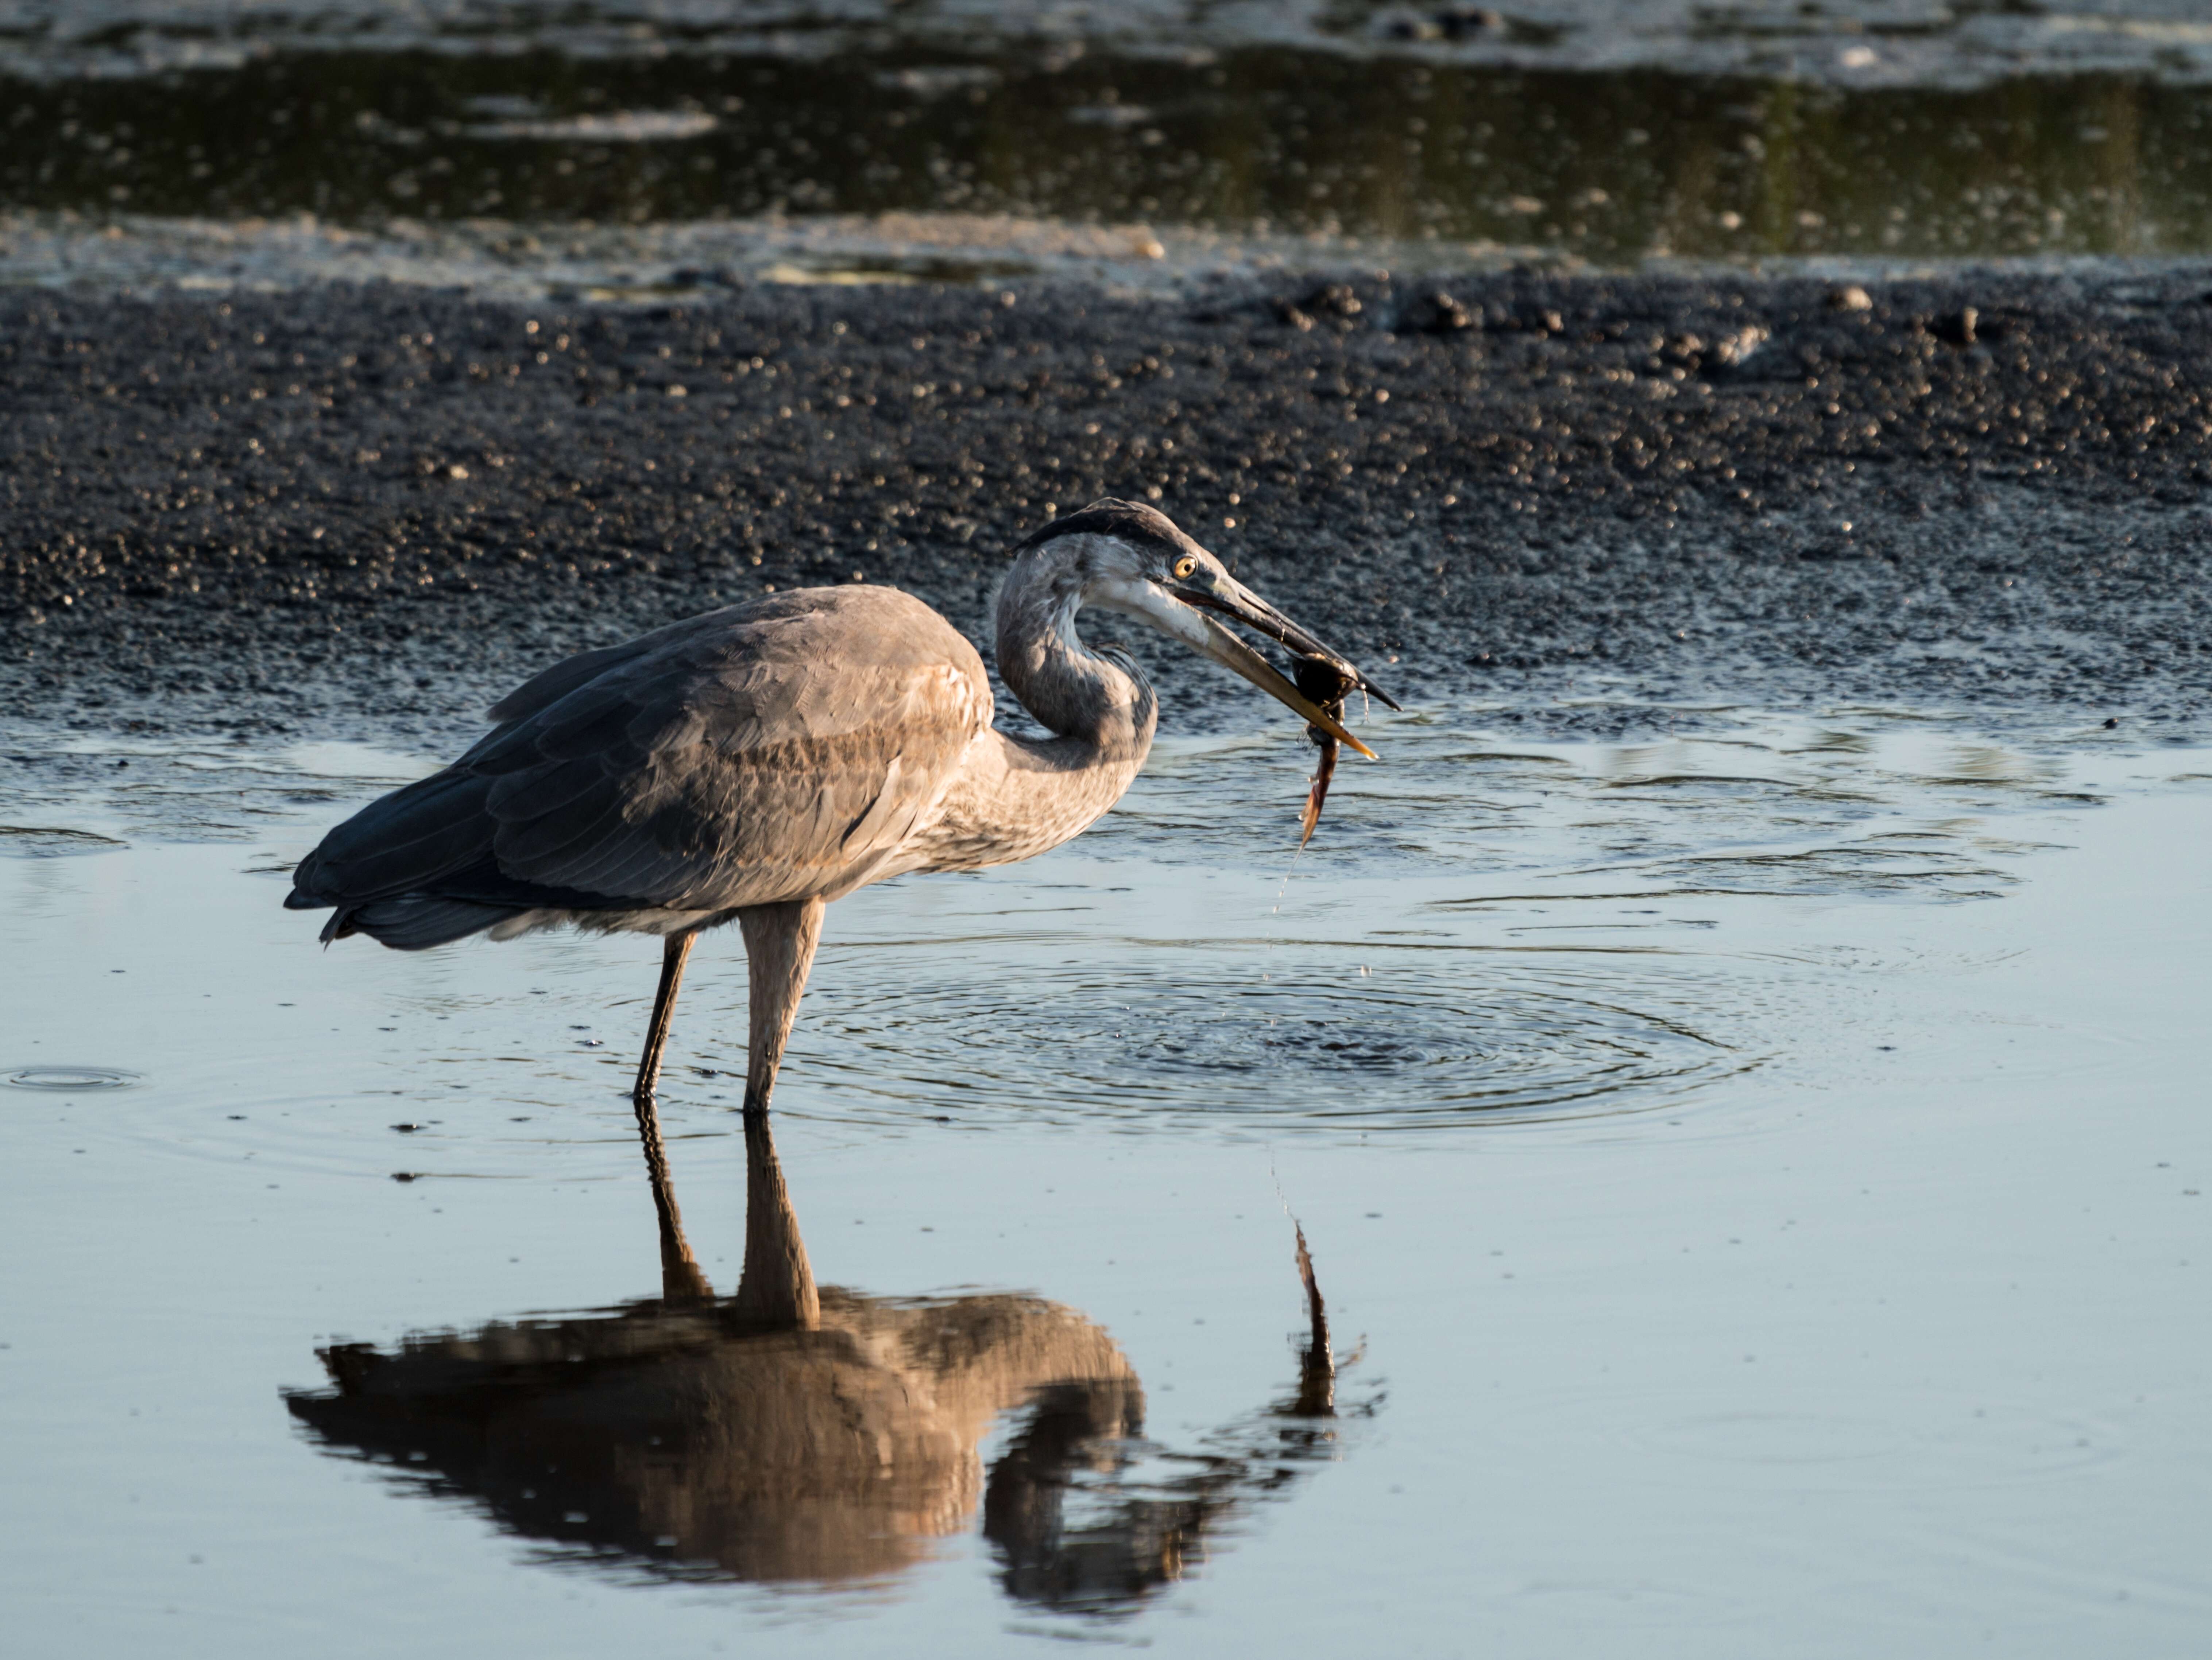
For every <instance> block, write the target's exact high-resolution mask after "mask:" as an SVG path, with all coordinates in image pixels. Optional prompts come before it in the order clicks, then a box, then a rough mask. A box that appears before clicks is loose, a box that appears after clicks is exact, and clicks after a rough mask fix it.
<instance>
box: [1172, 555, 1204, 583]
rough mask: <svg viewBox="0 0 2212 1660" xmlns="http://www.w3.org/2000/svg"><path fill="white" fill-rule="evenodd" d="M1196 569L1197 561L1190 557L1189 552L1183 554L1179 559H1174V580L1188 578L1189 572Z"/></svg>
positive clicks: (1180, 580) (1179, 580)
mask: <svg viewBox="0 0 2212 1660" xmlns="http://www.w3.org/2000/svg"><path fill="white" fill-rule="evenodd" d="M1196 569H1198V561H1197V560H1194V559H1193V558H1191V557H1190V555H1189V554H1184V555H1183V556H1182V558H1181V559H1179V560H1176V567H1175V573H1176V581H1178V582H1182V581H1186V580H1188V578H1189V576H1190V573H1192V572H1193V571H1195V570H1196Z"/></svg>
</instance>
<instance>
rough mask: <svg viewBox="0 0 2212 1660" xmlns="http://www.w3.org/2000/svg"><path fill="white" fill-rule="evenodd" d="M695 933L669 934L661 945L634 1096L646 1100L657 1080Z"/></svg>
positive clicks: (649, 1097) (651, 1096)
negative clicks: (657, 984)
mask: <svg viewBox="0 0 2212 1660" xmlns="http://www.w3.org/2000/svg"><path fill="white" fill-rule="evenodd" d="M697 937H698V936H696V935H695V934H671V935H670V936H668V937H667V939H666V940H665V941H664V942H662V944H661V949H660V989H659V991H655V992H654V993H653V1024H652V1025H650V1026H648V1027H646V1030H645V1053H644V1054H643V1055H642V1056H641V1057H639V1059H638V1063H637V1087H636V1088H635V1090H633V1091H632V1092H631V1094H632V1095H633V1097H634V1099H635V1100H641V1101H649V1100H652V1099H653V1088H654V1086H656V1085H657V1084H659V1081H660V1057H661V1054H662V1051H665V1049H666V1048H667V1047H668V1027H669V1022H670V1021H672V1020H673V1019H674V1018H675V1015H676V993H677V990H678V987H680V986H681V985H682V984H684V963H685V962H686V961H687V960H689V959H690V955H691V942H692V941H693V940H694V939H696V938H697Z"/></svg>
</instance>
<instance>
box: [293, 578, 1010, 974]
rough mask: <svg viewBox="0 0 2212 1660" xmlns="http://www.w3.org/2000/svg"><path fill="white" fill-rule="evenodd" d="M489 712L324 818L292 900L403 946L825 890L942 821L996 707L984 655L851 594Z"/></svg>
mask: <svg viewBox="0 0 2212 1660" xmlns="http://www.w3.org/2000/svg"><path fill="white" fill-rule="evenodd" d="M496 708H497V712H501V713H512V714H513V718H510V719H508V720H507V724H504V725H502V726H501V727H499V728H497V729H496V730H494V731H493V732H491V733H490V734H489V735H488V736H486V737H485V738H484V739H483V741H482V742H479V743H477V746H476V747H475V748H472V749H471V750H470V751H469V752H468V754H465V755H464V756H462V757H461V759H460V760H458V761H456V762H454V763H453V766H449V767H447V769H446V770H445V771H444V772H440V773H438V774H436V775H435V776H434V777H431V778H428V779H423V780H422V781H421V782H420V783H418V784H414V785H409V786H408V787H407V788H406V789H404V790H401V791H396V792H394V793H393V794H392V795H390V796H387V797H385V798H384V799H382V800H381V801H379V802H376V803H373V804H372V805H371V806H369V807H368V808H367V809H364V810H363V811H362V812H361V813H359V814H357V815H355V816H354V817H353V818H351V819H349V820H348V821H346V822H345V823H344V824H342V825H340V826H339V827H337V829H335V830H333V831H332V832H331V833H330V835H329V836H328V837H326V838H325V839H324V842H323V844H322V845H321V846H320V847H319V848H317V849H316V851H314V852H313V853H312V854H310V855H309V856H308V857H307V859H306V860H305V861H304V862H303V863H301V866H300V869H299V870H298V872H297V873H296V874H295V877H294V891H293V894H292V897H291V898H290V899H289V900H287V901H286V903H287V904H288V905H292V906H295V907H296V908H311V907H318V906H337V907H338V912H339V914H338V915H337V917H334V918H332V920H331V929H330V930H329V931H330V932H331V934H333V935H342V934H344V933H347V932H350V931H354V930H355V929H356V928H359V929H361V930H364V931H368V932H369V933H372V934H374V935H376V936H378V937H379V938H381V939H385V940H386V942H387V943H392V944H404V945H415V944H425V943H436V942H440V941H441V940H444V939H451V938H457V937H459V935H460V934H463V933H469V932H474V931H476V930H477V929H481V928H484V927H489V926H491V925H492V924H495V923H496V922H497V921H499V920H501V918H503V917H506V916H509V915H512V914H513V913H514V912H517V911H521V910H532V909H540V908H549V907H550V908H562V909H571V910H584V911H590V910H601V911H614V910H635V909H641V908H658V909H668V910H675V911H697V912H722V911H727V910H731V909H734V908H736V907H738V906H746V905H758V904H765V903H769V902H772V901H775V900H789V899H798V898H803V897H805V896H808V895H810V894H821V895H823V896H824V897H832V898H834V897H836V894H840V893H842V892H845V891H847V890H848V889H849V888H852V887H854V886H857V885H859V883H860V882H861V881H866V879H867V876H868V875H869V874H870V873H871V872H872V870H873V869H875V868H876V867H877V866H878V865H880V864H881V863H883V862H884V860H885V859H887V858H888V857H889V856H890V854H891V853H892V852H893V851H895V850H896V848H897V846H898V845H899V844H900V843H901V842H902V841H903V840H904V839H906V837H907V836H908V834H909V833H911V832H912V830H913V829H914V827H915V825H916V824H917V823H918V822H921V821H923V820H924V819H925V818H926V816H927V815H931V814H933V812H934V810H935V809H936V808H937V806H938V803H939V802H941V800H942V798H943V796H944V793H945V789H946V788H947V786H948V785H950V783H951V779H952V777H953V774H954V772H955V771H956V770H957V767H958V766H959V763H960V760H961V758H962V757H963V754H965V753H966V751H967V748H968V746H969V744H970V743H971V742H973V741H974V739H975V736H977V735H978V734H979V733H980V732H981V731H982V730H984V729H985V728H987V726H988V725H989V724H990V720H991V701H990V693H989V688H988V682H987V679H986V677H985V676H984V672H983V666H982V662H981V659H980V658H979V657H977V656H976V655H975V649H974V647H972V646H971V645H969V644H968V642H967V640H966V639H963V637H962V636H961V635H960V634H959V633H958V632H957V630H955V629H954V628H953V627H951V625H950V624H949V623H947V622H946V621H945V620H944V619H943V618H942V617H939V615H937V614H936V613H935V612H934V611H932V610H931V609H929V608H928V607H927V606H926V605H924V604H922V603H921V602H920V601H919V600H915V599H914V598H912V597H909V596H907V595H904V594H901V593H898V592H897V591H895V590H890V589H883V588H860V587H855V588H850V589H826V590H816V591H809V592H800V593H794V594H790V595H785V596H780V597H777V598H776V599H773V600H768V601H763V602H759V603H754V604H751V605H745V606H737V607H732V608H731V609H727V610H725V611H718V612H714V613H710V614H708V615H706V616H703V617H697V618H694V619H692V620H691V621H689V622H687V623H681V624H678V625H675V626H673V627H669V628H665V629H661V630H659V631H657V632H656V633H653V634H649V635H646V636H644V637H643V638H642V639H639V640H635V641H632V642H630V643H629V645H623V646H615V647H611V648H609V649H608V650H607V651H601V652H592V653H586V654H585V655H584V656H583V657H575V658H571V659H569V660H568V662H566V663H560V664H557V665H556V666H555V667H554V668H553V669H549V670H548V671H547V672H546V673H544V674H542V675H540V676H538V677H537V678H536V679H535V680H533V681H532V682H529V683H528V684H527V685H526V686H525V687H523V688H521V689H520V691H518V692H517V693H515V694H513V695H512V696H510V697H509V698H507V700H503V701H502V702H501V704H500V705H498V706H496ZM403 900H404V904H402V903H400V901H403ZM434 936H435V937H434Z"/></svg>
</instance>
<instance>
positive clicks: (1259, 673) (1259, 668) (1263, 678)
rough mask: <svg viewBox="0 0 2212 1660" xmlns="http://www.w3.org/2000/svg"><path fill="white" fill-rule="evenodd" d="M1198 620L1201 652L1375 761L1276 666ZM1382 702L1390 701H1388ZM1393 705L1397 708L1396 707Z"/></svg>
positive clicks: (1213, 623)
mask: <svg viewBox="0 0 2212 1660" xmlns="http://www.w3.org/2000/svg"><path fill="white" fill-rule="evenodd" d="M1196 621H1198V622H1199V623H1200V626H1202V627H1204V628H1205V630H1206V638H1205V639H1194V640H1193V641H1192V642H1191V644H1192V645H1195V646H1196V647H1197V648H1198V649H1199V650H1200V651H1203V652H1205V653H1206V656H1208V657H1212V659H1213V660H1214V661H1215V662H1216V663H1219V664H1221V666H1222V667H1223V668H1225V669H1235V670H1236V671H1237V673H1238V674H1240V675H1242V676H1244V678H1245V679H1247V680H1249V681H1250V682H1252V684H1254V685H1255V686H1256V687H1258V688H1260V689H1261V691H1263V692H1265V693H1266V694H1267V695H1268V696H1269V697H1271V698H1273V699H1274V700H1276V701H1277V702H1279V703H1282V704H1285V705H1287V706H1289V707H1290V708H1291V710H1292V711H1293V712H1295V713H1297V714H1298V715H1300V716H1302V717H1304V720H1305V723H1306V724H1308V725H1309V726H1318V727H1319V728H1321V730H1322V731H1324V732H1326V733H1328V735H1329V736H1331V737H1333V738H1334V739H1335V740H1336V741H1337V742H1340V743H1348V744H1350V745H1351V746H1352V748H1354V749H1357V750H1358V752H1359V753H1360V754H1363V755H1364V756H1366V757H1367V759H1368V760H1374V759H1375V752H1374V751H1373V750H1372V749H1370V748H1368V747H1367V746H1366V745H1365V744H1364V743H1362V742H1360V741H1359V740H1358V738H1356V737H1354V736H1352V734H1351V733H1349V732H1347V731H1346V730H1344V727H1343V725H1342V724H1340V722H1339V721H1338V720H1337V719H1336V718H1335V717H1334V716H1333V715H1329V714H1328V713H1325V712H1323V711H1322V708H1321V706H1319V705H1318V704H1316V703H1314V702H1313V701H1312V700H1310V699H1309V698H1308V697H1307V696H1306V695H1305V694H1304V693H1303V692H1301V691H1299V690H1298V688H1297V687H1295V686H1293V685H1291V683H1290V682H1288V681H1286V680H1285V679H1284V678H1283V677H1282V676H1280V675H1279V674H1277V673H1276V672H1275V666H1274V664H1273V663H1269V662H1268V661H1267V658H1265V657H1261V655H1260V654H1259V653H1258V652H1257V651H1254V650H1253V649H1252V648H1251V647H1250V646H1249V645H1246V644H1245V643H1244V642H1243V640H1241V639H1237V636H1236V635H1234V634H1232V633H1230V632H1229V631H1228V630H1227V629H1226V628H1225V627H1222V626H1221V625H1220V624H1219V623H1218V622H1216V621H1214V620H1213V619H1212V617H1200V618H1197V619H1196ZM1308 638H1311V636H1308ZM1346 666H1347V667H1349V666H1350V665H1348V664H1347V665H1346ZM1358 672H1359V671H1358V669H1352V673H1353V674H1355V675H1357V674H1358ZM1376 695H1377V696H1378V697H1379V696H1381V695H1382V694H1380V693H1377V694H1376ZM1384 701H1385V702H1388V701H1389V700H1388V699H1384ZM1392 707H1394V708H1395V707H1396V706H1395V704H1394V705H1392Z"/></svg>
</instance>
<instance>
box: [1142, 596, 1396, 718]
mask: <svg viewBox="0 0 2212 1660" xmlns="http://www.w3.org/2000/svg"><path fill="white" fill-rule="evenodd" d="M1170 591H1171V592H1172V593H1173V594H1174V595H1175V597H1176V598H1177V599H1180V600H1182V601H1183V602H1184V603H1187V604H1191V605H1198V606H1203V607H1204V608H1205V609H1207V610H1209V611H1218V612H1219V613H1220V614H1221V615H1223V616H1225V617H1232V618H1234V619H1235V620H1236V621H1238V622H1241V623H1243V625H1244V626H1245V627H1248V628H1250V629H1251V630H1253V631H1254V632H1255V633H1261V634H1265V635H1266V636H1267V638H1268V639H1272V640H1276V641H1279V642H1280V643H1281V644H1282V645H1286V646H1288V647H1289V648H1290V649H1291V651H1295V652H1297V654H1298V655H1299V656H1300V657H1318V658H1320V659H1321V660H1322V661H1323V662H1324V663H1331V664H1334V666H1335V668H1336V669H1338V671H1339V672H1340V674H1341V675H1342V676H1343V678H1344V680H1345V682H1346V687H1345V689H1346V690H1347V691H1355V692H1366V693H1369V694H1372V695H1373V696H1374V697H1376V699H1377V700H1380V701H1381V702H1383V704H1385V705H1387V706H1389V707H1390V708H1393V709H1395V708H1397V707H1398V700H1397V699H1395V698H1394V697H1392V696H1391V695H1390V694H1389V693H1388V692H1386V691H1384V690H1383V688H1381V687H1379V686H1377V685H1376V684H1375V682H1373V681H1371V680H1370V679H1368V678H1367V676H1365V675H1364V674H1363V673H1361V672H1360V670H1359V669H1358V666H1357V665H1356V664H1355V663H1353V662H1352V659H1351V658H1349V657H1346V656H1345V655H1344V653H1343V652H1341V651H1338V650H1337V649H1336V648H1335V647H1334V646H1333V645H1328V644H1327V643H1326V642H1325V641H1323V640H1322V639H1319V638H1318V637H1317V636H1316V635H1315V634H1314V633H1311V632H1310V631H1309V630H1307V629H1304V628H1302V627H1299V626H1298V625H1297V623H1295V622H1293V621H1291V620H1290V618H1288V617H1286V616H1285V615H1283V614H1282V613H1281V612H1280V611H1278V610H1277V609H1275V608H1274V607H1273V606H1272V605H1270V604H1268V603H1267V601H1266V600H1264V599H1261V597H1260V596H1259V595H1257V594H1255V593H1254V592H1253V591H1251V590H1250V589H1249V588H1247V587H1246V586H1245V585H1243V583H1241V582H1239V581H1237V579H1236V578H1234V577H1230V576H1214V575H1212V574H1211V573H1203V572H1202V573H1200V578H1199V579H1198V580H1197V581H1195V582H1193V583H1190V584H1187V585H1176V587H1175V588H1173V589H1171V590H1170ZM1261 661H1262V662H1263V663H1264V659H1261ZM1229 666H1230V667H1231V668H1232V669H1235V668H1237V665H1236V664H1235V663H1231V664H1230V665H1229ZM1269 672H1270V673H1273V670H1272V669H1271V670H1269ZM1237 673H1238V674H1240V675H1244V670H1243V669H1237ZM1244 677H1245V678H1246V679H1247V680H1250V679H1251V678H1252V677H1251V676H1249V675H1244ZM1276 678H1277V679H1278V680H1280V679H1281V678H1282V676H1279V675H1278V676H1276ZM1254 683H1255V685H1257V684H1259V683H1260V682H1254ZM1268 689H1270V690H1273V688H1268ZM1276 695H1277V696H1280V695H1281V694H1279V693H1277V694H1276ZM1285 701H1287V700H1285ZM1314 724H1315V725H1316V726H1318V727H1320V728H1321V729H1322V730H1323V731H1330V730H1333V729H1332V728H1331V727H1330V726H1329V724H1328V722H1326V721H1315V722H1314ZM1335 736H1337V737H1338V738H1339V739H1340V740H1343V741H1345V742H1351V743H1352V747H1353V748H1357V749H1359V752H1360V754H1366V753H1367V751H1366V750H1365V749H1364V748H1360V746H1359V744H1358V741H1357V740H1356V739H1348V738H1346V735H1345V734H1344V733H1342V732H1337V733H1336V734H1335Z"/></svg>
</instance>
